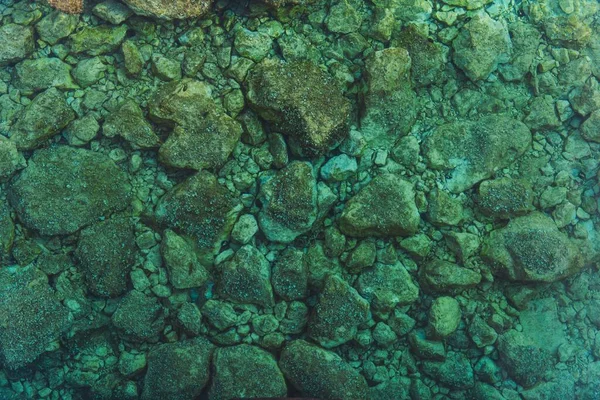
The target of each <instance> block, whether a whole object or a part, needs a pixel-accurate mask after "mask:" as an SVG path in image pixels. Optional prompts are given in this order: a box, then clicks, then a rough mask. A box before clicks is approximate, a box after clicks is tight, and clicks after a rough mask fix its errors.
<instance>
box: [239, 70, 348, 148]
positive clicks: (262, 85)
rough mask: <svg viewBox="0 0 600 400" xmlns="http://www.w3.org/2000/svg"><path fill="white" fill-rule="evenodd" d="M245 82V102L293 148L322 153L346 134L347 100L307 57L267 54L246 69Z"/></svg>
mask: <svg viewBox="0 0 600 400" xmlns="http://www.w3.org/2000/svg"><path fill="white" fill-rule="evenodd" d="M246 86H247V94H246V95H247V99H248V102H249V103H250V106H251V107H252V108H253V109H254V110H255V111H256V112H257V113H258V114H259V115H260V116H261V117H262V118H264V119H265V120H267V121H269V122H270V123H272V124H273V126H274V127H275V129H277V131H279V132H281V133H283V134H285V135H287V136H288V137H289V140H290V144H291V147H292V150H294V151H295V152H296V153H299V154H304V155H308V156H313V155H317V154H322V153H325V152H326V151H327V150H329V149H330V148H332V147H334V146H335V145H337V144H338V143H339V142H340V141H341V140H342V139H344V138H345V137H346V136H347V134H348V117H349V115H350V102H349V101H348V100H347V99H346V98H345V97H344V96H343V95H342V91H341V90H340V88H338V87H337V85H336V83H335V81H334V80H333V78H332V77H331V76H329V75H328V74H327V73H325V72H323V71H322V70H321V69H320V68H319V67H317V66H316V65H315V64H313V63H311V62H308V61H294V62H289V63H283V62H280V61H276V60H273V59H266V60H264V61H262V62H261V63H259V64H257V65H256V66H255V67H254V68H253V69H252V70H251V71H250V73H249V75H248V78H247V80H246Z"/></svg>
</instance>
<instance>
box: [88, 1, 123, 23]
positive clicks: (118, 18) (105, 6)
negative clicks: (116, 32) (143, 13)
mask: <svg viewBox="0 0 600 400" xmlns="http://www.w3.org/2000/svg"><path fill="white" fill-rule="evenodd" d="M92 13H94V15H95V16H97V17H99V18H102V19H103V20H105V21H107V22H110V23H111V24H113V25H119V24H122V23H123V22H125V21H126V20H127V18H129V17H130V16H131V15H132V14H133V12H132V11H131V9H130V8H129V7H127V6H126V5H124V4H123V3H120V2H118V1H115V0H107V1H103V2H102V3H98V4H96V5H95V6H94V8H93V9H92Z"/></svg>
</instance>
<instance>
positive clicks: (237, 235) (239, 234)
mask: <svg viewBox="0 0 600 400" xmlns="http://www.w3.org/2000/svg"><path fill="white" fill-rule="evenodd" d="M257 232H258V222H256V218H254V215H252V214H244V215H242V216H241V217H240V218H239V219H238V220H237V222H236V223H235V225H234V226H233V230H232V231H231V238H232V239H233V240H235V241H236V242H237V243H240V244H248V243H249V242H250V241H251V240H252V238H253V237H254V235H256V233H257Z"/></svg>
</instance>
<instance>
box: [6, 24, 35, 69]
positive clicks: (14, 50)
mask: <svg viewBox="0 0 600 400" xmlns="http://www.w3.org/2000/svg"><path fill="white" fill-rule="evenodd" d="M34 49H35V42H34V40H33V29H32V28H31V27H28V26H22V25H17V24H4V25H2V26H0V67H4V66H5V65H11V64H14V63H16V62H19V61H21V60H22V59H24V58H27V57H29V55H30V54H31V53H33V50H34Z"/></svg>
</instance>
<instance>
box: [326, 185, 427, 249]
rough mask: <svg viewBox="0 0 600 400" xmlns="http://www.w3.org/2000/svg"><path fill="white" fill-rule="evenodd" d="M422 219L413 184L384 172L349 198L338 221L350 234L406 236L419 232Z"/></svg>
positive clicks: (362, 235) (341, 228)
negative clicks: (416, 203)
mask: <svg viewBox="0 0 600 400" xmlns="http://www.w3.org/2000/svg"><path fill="white" fill-rule="evenodd" d="M420 220H421V218H420V216H419V211H418V210H417V206H416V205H415V192H414V190H413V185H412V184H411V183H409V182H408V181H405V180H403V179H401V178H399V177H397V176H395V175H392V174H384V175H379V176H376V177H375V178H374V179H373V180H372V181H371V182H369V184H367V186H365V187H363V188H362V189H361V190H360V191H359V192H358V193H357V194H356V195H355V196H354V197H352V198H351V199H350V200H348V202H347V203H346V206H345V207H344V211H343V212H342V215H341V216H340V219H339V221H338V223H339V227H340V230H341V231H342V232H343V233H344V234H346V235H349V236H358V237H365V236H407V235H411V234H414V233H416V232H417V229H418V228H419V222H420Z"/></svg>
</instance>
